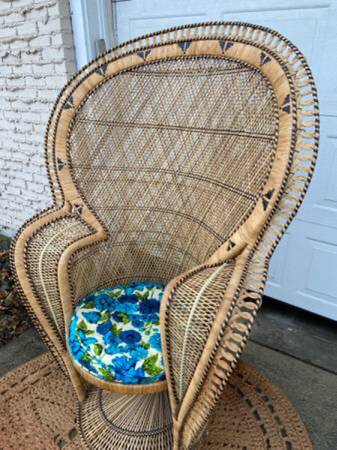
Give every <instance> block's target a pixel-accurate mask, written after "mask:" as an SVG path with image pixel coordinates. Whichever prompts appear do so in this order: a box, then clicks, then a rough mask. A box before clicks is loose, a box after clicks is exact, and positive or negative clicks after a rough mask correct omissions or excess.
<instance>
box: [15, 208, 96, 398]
mask: <svg viewBox="0 0 337 450" xmlns="http://www.w3.org/2000/svg"><path fill="white" fill-rule="evenodd" d="M92 234H93V229H92V228H91V226H90V225H88V224H87V223H85V222H84V221H83V220H82V219H81V218H80V217H79V216H78V215H76V213H75V212H74V211H73V212H72V211H71V210H70V207H69V205H68V206H65V207H64V208H62V209H57V208H55V207H52V208H50V209H48V210H46V211H44V212H43V213H40V214H39V215H38V216H35V218H33V219H31V220H30V221H29V222H27V223H26V224H25V225H24V226H23V227H22V228H21V230H20V231H19V232H18V234H17V237H16V239H15V240H14V242H13V244H12V252H11V257H12V265H13V268H14V267H15V269H16V270H15V271H14V270H13V273H15V272H16V277H17V278H16V281H17V285H18V290H19V293H20V294H21V298H22V300H23V301H24V303H25V305H26V308H27V310H28V313H29V315H30V317H31V319H32V321H33V323H34V325H35V326H36V328H37V330H38V331H39V333H40V334H41V337H42V338H43V340H44V342H45V343H46V344H47V345H48V347H49V349H50V350H51V351H52V352H53V353H54V355H55V356H56V358H57V360H58V362H59V363H60V365H61V367H62V368H63V369H64V368H66V369H67V371H68V372H69V375H70V377H71V379H72V381H73V383H74V385H75V387H76V386H77V387H78V389H77V390H78V394H79V396H82V395H83V386H82V384H81V382H80V379H79V377H78V375H77V373H76V372H75V370H74V368H73V366H72V363H71V360H70V358H69V355H68V352H67V349H66V334H67V325H66V319H65V318H66V308H67V305H68V309H72V305H71V297H70V295H68V298H64V295H62V294H61V292H62V290H63V291H65V290H68V291H69V290H70V287H69V283H68V282H67V280H66V278H67V277H68V275H67V273H68V270H67V269H68V267H67V259H68V258H69V257H68V256H67V255H68V254H71V253H72V251H73V247H74V246H78V245H81V246H82V245H86V240H88V239H89V238H90V239H91V240H92ZM69 314H70V313H69Z"/></svg>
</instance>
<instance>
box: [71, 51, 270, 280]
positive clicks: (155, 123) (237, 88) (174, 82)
mask: <svg viewBox="0 0 337 450" xmlns="http://www.w3.org/2000/svg"><path fill="white" fill-rule="evenodd" d="M176 51H177V54H178V56H177V57H175V58H169V59H159V60H158V61H156V62H152V63H146V60H145V61H144V62H143V63H141V64H140V65H137V66H135V67H132V68H131V69H130V70H126V71H124V72H122V73H120V74H117V75H114V76H111V77H106V78H105V79H104V82H102V83H101V84H100V85H99V86H98V87H97V88H96V89H95V90H94V91H93V92H91V93H90V94H89V95H88V96H87V97H85V99H84V100H83V101H82V104H81V105H80V107H79V108H78V110H77V111H76V115H75V116H74V119H73V122H72V124H71V127H70V132H69V141H68V142H69V164H70V167H71V170H72V175H73V179H74V181H75V182H76V185H77V187H78V189H79V191H80V192H81V194H82V196H83V200H84V203H85V204H86V205H87V206H89V207H90V208H91V209H92V210H93V211H95V213H96V214H97V216H98V219H99V220H100V222H101V223H102V224H103V225H104V227H105V228H106V229H107V230H108V232H109V244H108V245H109V249H110V253H109V254H108V253H107V252H105V255H104V258H106V259H108V260H109V265H110V267H111V268H113V267H115V268H116V271H115V274H112V275H111V278H112V279H111V281H110V282H113V281H114V278H117V277H118V271H119V272H121V273H122V274H123V276H124V277H125V276H127V275H128V274H129V275H130V277H131V278H132V277H134V276H135V274H137V276H139V277H141V278H144V277H145V278H146V279H148V278H149V277H150V278H153V279H158V278H161V279H163V281H164V282H168V281H169V280H170V279H171V278H172V277H173V276H176V275H178V274H179V273H181V272H183V271H185V270H187V269H189V268H192V267H193V266H195V265H196V264H199V263H202V262H203V261H204V260H205V259H206V257H207V256H210V255H211V254H212V253H213V252H214V251H215V250H216V248H217V247H219V245H220V244H222V243H223V242H224V240H226V239H227V238H228V237H229V236H230V235H231V234H233V232H234V231H235V230H236V229H237V227H238V225H240V224H241V223H242V222H243V221H244V220H245V219H246V218H247V216H248V214H249V213H250V212H251V211H252V208H253V207H254V205H255V204H256V202H257V200H258V198H259V197H260V193H261V189H262V188H263V186H264V184H265V182H266V180H267V177H268V176H269V172H270V169H271V163H272V162H273V158H274V155H275V148H276V143H277V138H278V113H277V100H276V97H275V94H274V91H273V89H272V86H271V84H270V82H269V81H268V79H267V78H266V77H265V76H264V75H263V74H262V73H261V72H260V71H259V70H258V69H256V68H255V67H253V66H252V65H249V64H247V63H242V62H238V61H236V60H233V59H229V58H226V57H224V56H221V55H219V56H218V57H208V56H207V57H204V56H200V57H188V56H184V52H183V51H182V50H181V49H180V48H179V46H177V50H176ZM137 58H138V59H140V57H139V56H137ZM130 257H131V260H130Z"/></svg>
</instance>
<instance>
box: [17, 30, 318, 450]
mask: <svg viewBox="0 0 337 450" xmlns="http://www.w3.org/2000/svg"><path fill="white" fill-rule="evenodd" d="M318 138H319V113H318V101H317V92H316V88H315V85H314V81H313V78H312V75H311V72H310V69H309V67H308V65H307V63H306V61H305V59H304V58H303V56H302V54H301V53H300V52H299V51H298V49H297V48H296V47H294V46H293V45H292V44H291V43H290V42H289V41H288V40H287V39H285V38H284V37H283V36H281V35H280V34H278V33H276V32H274V31H271V30H269V29H267V28H264V27H260V26H254V25H250V24H245V23H208V24H196V25H191V26H185V27H180V28H175V29H171V30H166V31H162V32H158V33H154V34H152V35H149V36H145V37H142V38H139V39H136V40H134V41H131V42H128V43H126V44H123V45H122V46H119V47H117V48H116V49H113V50H111V51H109V52H107V53H105V54H103V55H101V56H100V57H99V58H97V59H96V60H95V61H93V62H92V63H90V64H89V65H87V66H86V67H84V68H83V69H82V70H81V71H80V72H79V73H78V74H76V75H75V76H74V78H73V79H72V80H70V81H69V83H68V84H67V86H66V87H65V88H64V89H63V91H62V92H61V94H60V96H59V98H58V100H57V102H56V104H55V107H54V110H53V113H52V115H51V118H50V121H49V125H48V129H47V134H46V158H47V162H48V163H47V165H48V172H49V177H50V184H51V188H52V192H53V196H54V205H53V207H52V208H50V209H49V210H47V211H44V212H43V213H41V214H40V215H38V216H37V217H35V218H34V219H32V220H31V221H29V222H28V223H27V224H26V225H25V226H24V227H23V228H22V230H21V231H20V233H19V234H18V238H17V241H16V244H15V246H13V260H14V261H13V264H15V266H16V271H17V275H18V280H19V284H20V287H21V291H22V294H23V297H25V298H26V300H27V306H28V308H29V310H30V312H31V315H32V317H33V318H34V320H35V321H36V324H37V326H38V327H39V329H40V330H41V331H42V333H43V334H44V336H45V339H46V341H47V343H48V344H49V346H50V348H51V350H52V351H53V353H54V354H55V356H56V357H57V359H58V361H59V362H60V363H61V365H62V366H63V367H64V368H66V369H67V372H68V374H69V376H70V378H71V381H72V383H73V385H74V387H75V389H76V391H77V394H78V397H79V399H80V400H83V399H84V398H85V396H86V394H85V392H86V387H85V383H84V380H83V378H82V377H81V376H80V375H79V373H78V371H77V370H76V369H75V367H74V365H73V363H72V361H71V358H70V356H69V353H68V352H67V346H66V343H67V333H68V327H69V323H70V319H71V317H72V313H73V308H74V306H75V305H76V303H77V302H78V301H79V300H80V299H81V298H82V297H83V296H84V295H85V294H88V293H89V292H92V291H93V290H96V289H99V288H102V287H107V286H111V285H114V284H116V283H120V282H127V281H131V280H136V279H138V280H144V281H161V282H163V283H165V284H167V286H166V289H165V294H164V298H163V302H162V307H161V333H162V342H163V354H164V360H165V371H166V378H167V383H168V391H169V399H170V405H171V410H172V421H173V437H174V444H173V446H174V449H183V448H185V449H189V448H191V447H192V446H193V445H194V444H195V443H196V442H197V441H198V440H199V438H200V436H201V434H202V432H203V430H204V429H205V427H206V425H207V421H208V419H209V417H210V415H211V412H212V411H213V410H214V408H215V406H216V403H217V400H218V399H219V397H220V395H221V393H222V391H223V389H224V387H225V385H226V382H227V380H228V377H229V375H230V374H231V372H232V370H233V368H234V366H235V364H236V362H237V361H238V358H239V356H240V353H241V351H242V348H243V346H244V343H245V341H246V339H247V336H248V333H249V331H250V328H251V325H252V323H253V321H254V317H255V314H256V311H257V309H258V308H259V306H260V303H261V298H262V293H263V289H264V285H265V281H266V276H267V271H268V264H269V260H270V257H271V255H272V253H273V251H274V249H275V247H276V245H277V243H278V241H279V239H280V238H281V236H282V235H283V233H284V232H285V230H286V228H287V227H288V225H289V223H290V222H291V220H292V218H293V217H294V215H295V214H296V212H297V210H298V208H299V206H300V204H301V202H302V200H303V196H304V194H305V192H306V190H307V187H308V184H309V182H310V179H311V176H312V171H313V168H314V164H315V160H316V155H317V149H318ZM114 384H117V383H114ZM101 387H102V386H101ZM111 388H112V389H113V390H116V389H115V387H114V386H111ZM154 389H155V387H154ZM157 390H158V389H157ZM125 392H126V391H125V386H124V387H123V393H124V394H125ZM128 392H129V394H130V395H133V394H135V393H136V392H135V391H134V390H133V387H132V386H130V388H129V389H128ZM102 395H103V394H102ZM110 395H117V394H110ZM153 395H156V396H157V395H162V394H153ZM138 401H139V402H140V401H141V398H139V399H138V400H137V402H138ZM147 401H148V400H147V399H146V397H145V398H144V402H147ZM85 402H89V400H88V399H87V400H85ZM144 405H145V403H144ZM97 420H98V416H97ZM123 420H125V421H126V423H127V422H128V420H129V419H128V417H127V413H125V418H124V419H123ZM130 420H132V418H130ZM93 423H96V422H95V420H93ZM97 423H98V422H97ZM91 436H95V431H94V430H93V431H92V434H91ZM146 436H147V435H146V432H145V431H144V441H142V442H143V443H140V442H138V443H137V446H138V448H139V449H141V448H144V449H146V448H148V447H146V445H147V444H146V443H147V442H148V441H147V440H146V439H147V437H146ZM134 444H135V443H134V442H132V439H131V438H130V442H129V447H128V448H134V447H133V446H134ZM111 445H112V448H113V444H111ZM165 445H166V444H165ZM165 445H164V444H162V446H161V447H160V448H163V449H164V448H165V449H166V447H165Z"/></svg>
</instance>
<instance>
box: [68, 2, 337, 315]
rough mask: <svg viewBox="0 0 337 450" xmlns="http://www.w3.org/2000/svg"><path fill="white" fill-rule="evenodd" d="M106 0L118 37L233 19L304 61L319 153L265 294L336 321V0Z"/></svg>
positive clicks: (129, 37) (277, 254)
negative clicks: (275, 38)
mask: <svg viewBox="0 0 337 450" xmlns="http://www.w3.org/2000/svg"><path fill="white" fill-rule="evenodd" d="M107 1H109V0H107ZM112 3H113V7H114V9H115V24H116V25H115V26H116V30H115V31H116V39H117V40H118V42H123V41H127V40H129V39H131V38H133V37H137V36H139V35H143V34H147V33H149V32H152V31H157V30H160V29H162V28H168V27H171V26H176V25H180V24H187V23H196V22H202V21H209V20H225V21H226V20H227V21H233V20H241V21H244V22H251V23H256V24H260V25H265V26H268V27H270V28H273V29H275V30H277V31H279V32H281V33H282V34H284V35H285V36H287V37H288V38H289V39H290V40H291V41H292V42H293V43H294V44H296V45H297V46H298V47H299V48H300V50H301V51H302V52H303V53H304V54H305V56H306V57H307V58H308V61H309V64H310V67H311V68H312V70H313V73H314V76H315V79H316V82H317V85H318V89H319V99H320V108H321V146H320V156H319V159H318V164H317V170H316V173H315V176H314V179H313V181H312V184H311V187H310V190H309V193H308V195H307V197H306V200H305V202H304V204H303V206H302V207H301V209H300V212H299V214H298V216H297V218H296V220H295V221H294V222H293V224H292V225H291V227H290V228H289V231H288V232H287V234H286V236H285V237H284V238H283V240H282V242H281V244H280V245H279V247H278V249H277V251H276V253H275V255H274V256H273V259H272V264H271V270H270V275H269V280H268V284H267V289H266V294H267V295H269V296H270V297H274V298H276V299H279V300H282V301H284V302H287V303H290V304H292V305H296V306H299V307H301V308H304V309H307V310H310V311H313V312H315V313H318V314H321V315H323V316H326V317H330V318H333V319H335V320H337V52H336V49H337V25H336V24H337V0H330V1H329V0H227V1H223V0H207V1H206V0H119V1H117V2H112ZM101 4H102V3H101ZM109 6H110V5H109ZM75 37H76V36H75ZM101 37H103V36H101Z"/></svg>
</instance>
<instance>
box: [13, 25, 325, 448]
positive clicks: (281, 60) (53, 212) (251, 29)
mask: <svg viewBox="0 0 337 450" xmlns="http://www.w3.org/2000/svg"><path fill="white" fill-rule="evenodd" d="M184 43H188V45H185V44H184ZM227 43H229V44H230V45H227ZM199 56H202V57H213V58H224V59H232V60H233V61H235V60H240V61H244V62H245V63H246V64H248V65H249V66H254V67H255V68H256V70H258V71H259V72H260V73H261V74H262V75H263V76H264V77H266V79H267V80H268V82H269V83H270V84H271V86H272V88H273V90H274V93H275V98H276V101H277V105H278V108H277V110H276V111H275V119H277V120H278V124H279V125H278V126H279V128H278V129H279V134H278V139H277V147H276V157H275V159H274V161H273V164H272V167H271V171H270V174H269V177H268V180H267V181H266V183H265V185H264V187H263V191H262V193H261V197H260V200H259V201H258V202H257V203H256V204H255V207H254V209H253V211H250V212H249V215H248V216H247V217H245V220H244V221H243V222H242V223H240V224H239V227H238V228H237V229H236V230H235V231H234V233H232V234H231V236H230V237H228V238H227V239H226V240H225V242H223V243H222V244H221V245H220V246H219V248H218V249H217V250H216V252H215V253H214V254H213V255H212V256H211V257H209V259H208V260H207V261H205V262H204V263H203V264H201V265H200V266H198V267H196V268H194V269H192V270H191V271H188V272H187V273H185V274H183V275H180V276H178V277H176V278H175V279H173V280H172V281H171V282H170V283H169V284H168V285H167V287H166V290H165V295H164V300H163V305H162V308H161V333H162V340H163V353H164V358H165V366H166V372H167V381H168V390H169V395H170V402H171V408H172V415H173V422H174V446H175V449H179V448H190V447H191V445H193V443H195V442H196V440H198V438H199V437H200V433H201V430H203V429H204V427H205V425H206V423H207V420H208V418H209V415H210V413H211V411H212V409H213V408H214V405H215V403H216V401H217V398H218V397H219V395H220V394H221V391H222V389H223V386H224V384H225V382H226V380H227V379H228V376H229V375H230V373H231V371H232V370H233V367H234V366H235V364H236V361H237V360H238V358H239V355H240V353H241V351H242V348H243V345H244V343H245V341H246V339H247V336H248V333H249V330H250V327H251V324H252V322H253V320H254V317H255V313H256V310H257V309H258V307H259V305H260V303H261V297H262V292H263V288H264V284H265V279H266V274H267V269H268V263H269V260H270V257H271V255H272V252H273V250H274V248H275V246H276V244H277V242H278V241H279V239H280V237H281V236H282V234H283V233H284V231H285V230H286V228H287V226H288V225H289V223H290V221H291V220H292V218H293V216H294V214H295V213H296V211H297V210H298V207H299V205H300V203H301V202H302V200H303V196H304V194H305V192H306V190H307V187H308V183H309V181H310V179H311V175H312V171H313V167H314V164H315V160H316V155H317V148H318V137H319V116H318V102H317V92H316V88H315V85H314V82H313V78H312V75H311V72H310V70H309V68H308V65H307V63H306V61H305V60H304V58H303V56H302V55H301V53H300V52H299V51H298V50H297V49H296V48H295V47H294V46H293V45H292V44H291V43H290V42H289V41H287V40H286V39H285V38H283V36H281V35H280V34H278V33H276V32H273V31H271V30H269V29H267V28H264V27H259V26H253V25H250V24H245V23H236V22H232V23H220V22H219V23H208V24H196V25H191V26H186V27H180V28H173V29H170V30H165V31H163V32H159V33H154V34H152V35H148V36H144V37H142V38H139V39H137V40H134V41H130V42H128V43H126V44H123V45H122V46H120V47H117V48H116V49H113V50H111V51H109V52H107V53H105V54H103V55H101V56H100V57H99V58H97V59H96V60H95V61H93V62H92V63H90V64H88V65H87V66H85V67H84V68H83V69H82V70H81V71H80V72H79V73H78V74H76V75H75V76H74V77H73V79H72V80H70V81H69V83H68V84H67V86H66V87H65V88H64V89H63V91H62V92H61V94H60V96H59V98H58V100H57V102H56V104H55V107H54V109H53V112H52V115H51V118H50V120H49V123H48V129H47V134H46V145H45V148H46V158H47V167H48V172H49V179H50V185H51V189H52V192H53V198H54V206H53V207H52V208H51V209H50V210H48V211H46V212H43V213H42V214H40V215H38V216H37V218H35V220H33V221H29V222H28V223H27V224H26V225H25V226H24V227H23V229H22V231H20V232H19V234H18V238H17V240H16V243H15V244H14V246H13V252H12V255H13V264H15V266H16V271H17V277H18V280H19V282H20V283H19V284H20V290H21V292H22V294H23V296H24V297H25V298H27V299H28V306H29V308H30V311H31V314H32V315H33V316H34V318H37V320H38V326H39V328H40V329H42V332H43V333H44V335H45V338H46V340H47V343H48V344H49V346H50V347H51V348H52V350H53V352H54V353H55V354H56V356H57V357H58V360H59V361H61V362H63V363H64V365H65V367H66V368H67V370H68V373H69V376H70V378H71V380H72V383H73V385H74V387H75V389H76V391H77V393H78V396H79V399H81V400H83V399H84V398H85V390H86V386H85V383H84V382H83V379H82V378H81V377H80V376H79V375H78V370H75V368H74V366H73V363H72V361H71V359H70V357H69V354H68V353H67V350H66V346H65V344H64V342H62V338H60V336H58V333H57V330H55V327H54V326H53V324H52V322H51V321H50V320H48V318H47V317H46V314H45V312H44V311H43V308H41V305H40V301H39V298H38V296H37V295H36V292H35V291H34V283H33V282H32V280H31V278H30V275H29V272H28V269H27V265H26V254H27V248H28V247H29V245H30V241H31V240H32V238H34V237H35V236H37V235H38V234H39V233H40V232H41V230H43V229H44V228H45V227H48V225H49V224H52V223H55V222H58V221H59V220H60V219H65V220H72V221H74V220H75V221H76V223H78V226H79V227H81V233H82V234H81V235H79V237H78V239H76V240H75V241H74V240H72V241H70V242H66V245H65V246H64V249H63V252H62V254H61V256H60V259H59V263H58V267H57V282H58V286H59V291H60V298H61V299H62V306H63V314H64V324H65V325H64V327H65V332H66V336H65V340H66V339H67V330H68V326H69V322H70V319H71V316H72V312H73V299H72V286H71V281H70V278H69V265H70V263H71V257H72V255H74V254H76V253H77V252H80V251H81V249H84V248H87V247H90V246H93V245H95V244H96V243H97V242H99V241H103V240H105V239H107V237H108V230H107V229H106V228H105V227H104V225H103V224H102V223H101V222H100V220H99V218H98V216H97V215H96V212H95V211H92V210H91V208H90V206H89V205H87V204H85V202H84V200H83V196H82V194H81V192H80V190H79V189H78V187H77V185H76V183H75V180H74V177H73V173H72V170H71V159H70V154H69V135H70V132H71V130H72V127H73V124H74V118H75V117H76V114H77V111H78V110H79V109H80V108H81V106H82V105H83V104H84V103H85V102H86V100H87V98H89V96H90V95H91V94H92V93H93V92H95V91H96V90H97V89H99V87H100V86H101V85H103V83H104V82H106V80H108V79H109V78H111V77H114V76H117V75H118V74H119V73H122V72H124V71H127V70H130V68H132V67H136V66H142V65H145V64H152V63H155V62H156V61H162V60H172V59H175V58H182V57H184V58H185V57H199ZM60 165H61V166H62V169H60ZM270 234H271V235H272V236H270ZM228 261H235V267H234V271H233V273H232V275H231V278H230V280H229V284H228V286H227V289H226V292H225V295H224V298H223V303H222V305H223V306H222V308H221V309H220V310H219V312H218V314H217V316H216V319H215V320H214V322H213V325H212V329H211V332H210V334H209V336H208V339H207V343H206V345H205V348H204V351H203V353H202V355H201V357H200V359H199V361H198V364H197V366H196V367H195V372H194V375H193V376H192V377H191V379H190V380H189V383H188V387H187V390H186V392H185V393H184V395H183V394H182V389H181V388H180V390H179V388H178V387H177V385H176V381H175V376H174V374H173V366H174V362H173V360H172V354H173V352H175V351H176V349H175V346H174V343H173V342H172V341H171V335H170V326H169V325H170V320H171V317H173V316H172V315H174V311H173V310H172V305H174V303H175V302H177V301H179V298H180V296H181V295H182V294H181V292H182V291H183V288H184V286H185V285H186V283H188V282H189V280H192V281H193V277H194V276H195V275H196V274H202V273H203V271H205V270H206V269H212V268H214V269H215V270H219V271H221V270H222V267H223V266H224V265H226V264H227V262H228ZM242 321H243V322H245V323H244V324H243V323H242ZM233 330H234V331H233ZM235 330H237V331H235ZM230 342H231V343H230ZM82 376H83V373H82ZM89 381H93V380H89ZM181 383H182V381H180V384H181ZM95 384H96V385H98V387H103V388H106V386H102V383H95ZM162 386H163V385H162ZM156 389H158V388H156ZM127 391H128V389H126V390H124V388H123V391H122V392H123V393H126V392H127ZM153 392H157V391H156V390H154V391H153ZM129 393H130V394H131V395H132V394H134V393H135V391H132V386H130V390H129ZM140 393H142V392H140ZM104 448H108V447H104ZM144 448H145V447H144Z"/></svg>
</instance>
